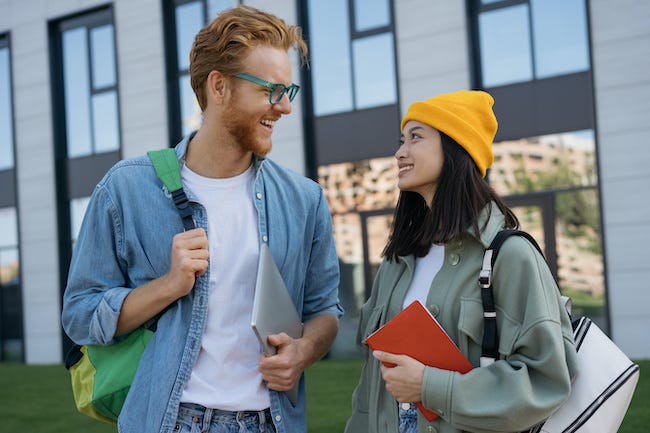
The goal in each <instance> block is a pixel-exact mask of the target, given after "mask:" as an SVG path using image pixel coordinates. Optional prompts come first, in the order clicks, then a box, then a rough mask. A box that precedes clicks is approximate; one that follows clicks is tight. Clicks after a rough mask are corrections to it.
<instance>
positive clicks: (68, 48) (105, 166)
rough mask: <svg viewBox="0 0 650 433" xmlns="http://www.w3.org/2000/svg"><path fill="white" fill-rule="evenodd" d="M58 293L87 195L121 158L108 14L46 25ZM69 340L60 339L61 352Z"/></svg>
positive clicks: (114, 61)
mask: <svg viewBox="0 0 650 433" xmlns="http://www.w3.org/2000/svg"><path fill="white" fill-rule="evenodd" d="M49 35H50V53H51V58H50V61H51V67H50V70H51V74H52V82H53V86H52V105H53V110H52V112H53V125H54V138H55V147H54V156H55V172H56V182H57V188H56V193H57V217H58V222H59V223H58V231H59V234H58V235H59V239H60V240H61V241H60V242H59V275H60V281H59V285H60V291H61V296H63V291H64V289H65V286H66V282H67V275H68V269H69V266H70V258H71V256H72V248H73V245H74V241H75V239H76V236H77V233H78V230H79V224H80V221H81V218H82V216H83V212H84V211H85V206H86V204H87V200H88V197H89V196H90V195H91V193H92V191H93V190H94V188H95V186H96V185H97V183H98V182H99V181H100V180H101V177H102V176H103V175H104V174H105V173H106V172H107V171H108V170H109V169H110V167H112V166H113V165H114V164H115V163H116V162H117V161H119V160H120V159H121V148H122V139H121V127H120V111H119V80H118V73H117V70H118V69H117V61H118V60H117V50H116V43H115V25H114V22H113V10H112V8H110V7H103V8H98V9H93V10H91V11H87V12H82V13H79V14H75V15H73V16H69V17H65V18H62V19H58V20H55V21H51V22H50V23H49ZM71 344H72V343H71V341H70V340H69V339H68V338H67V336H64V337H63V349H64V351H65V350H67V349H68V348H69V347H70V345H71Z"/></svg>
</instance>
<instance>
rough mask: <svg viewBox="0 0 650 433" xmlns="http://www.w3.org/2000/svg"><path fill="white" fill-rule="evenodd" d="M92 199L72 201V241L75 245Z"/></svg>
mask: <svg viewBox="0 0 650 433" xmlns="http://www.w3.org/2000/svg"><path fill="white" fill-rule="evenodd" d="M89 201H90V197H81V198H75V199H72V200H70V238H71V239H70V240H71V241H72V243H73V245H74V242H75V241H76V240H77V238H78V237H79V230H81V223H82V222H83V219H84V215H85V214H86V209H87V208H88V202H89Z"/></svg>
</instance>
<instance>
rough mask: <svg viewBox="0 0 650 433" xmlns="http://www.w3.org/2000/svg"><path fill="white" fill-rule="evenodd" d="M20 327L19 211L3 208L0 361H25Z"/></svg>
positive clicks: (0, 214)
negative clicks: (17, 217) (23, 359)
mask: <svg viewBox="0 0 650 433" xmlns="http://www.w3.org/2000/svg"><path fill="white" fill-rule="evenodd" d="M21 324H22V301H21V296H20V262H19V256H18V224H17V220H16V208H13V207H11V208H0V361H15V362H20V361H22V358H23V353H22V326H21Z"/></svg>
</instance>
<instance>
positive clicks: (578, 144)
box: [490, 130, 598, 195]
mask: <svg viewBox="0 0 650 433" xmlns="http://www.w3.org/2000/svg"><path fill="white" fill-rule="evenodd" d="M492 147H493V150H494V155H495V161H496V162H495V164H494V166H493V167H492V169H491V171H490V184H491V185H492V186H493V187H494V189H495V190H496V191H497V192H499V193H500V194H502V195H508V194H515V193H525V192H534V191H545V190H550V189H558V188H568V187H575V186H594V185H596V183H597V182H598V179H597V170H596V160H595V141H594V133H593V131H592V130H588V131H575V132H570V133H563V134H551V135H545V136H542V137H530V138H522V139H520V140H509V141H501V142H498V143H494V145H493V146H492Z"/></svg>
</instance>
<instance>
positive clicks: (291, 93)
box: [233, 72, 300, 105]
mask: <svg viewBox="0 0 650 433" xmlns="http://www.w3.org/2000/svg"><path fill="white" fill-rule="evenodd" d="M233 77H236V78H239V79H241V80H246V81H250V82H251V83H255V84H259V85H260V86H264V87H266V88H267V89H269V90H270V92H269V102H270V103H271V105H275V104H277V103H279V102H280V101H281V100H282V98H283V97H284V95H285V94H286V95H287V97H288V98H289V102H292V101H293V100H294V98H295V97H296V95H297V94H298V91H299V90H300V86H299V85H297V84H293V83H291V84H290V85H288V86H285V85H284V84H280V83H271V82H270V81H266V80H263V79H261V78H258V77H256V76H254V75H250V74H245V73H243V72H238V73H236V74H233ZM277 88H281V89H282V91H281V92H280V96H278V97H276V98H275V99H276V100H275V101H273V93H275V89H277ZM294 89H295V90H294Z"/></svg>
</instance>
